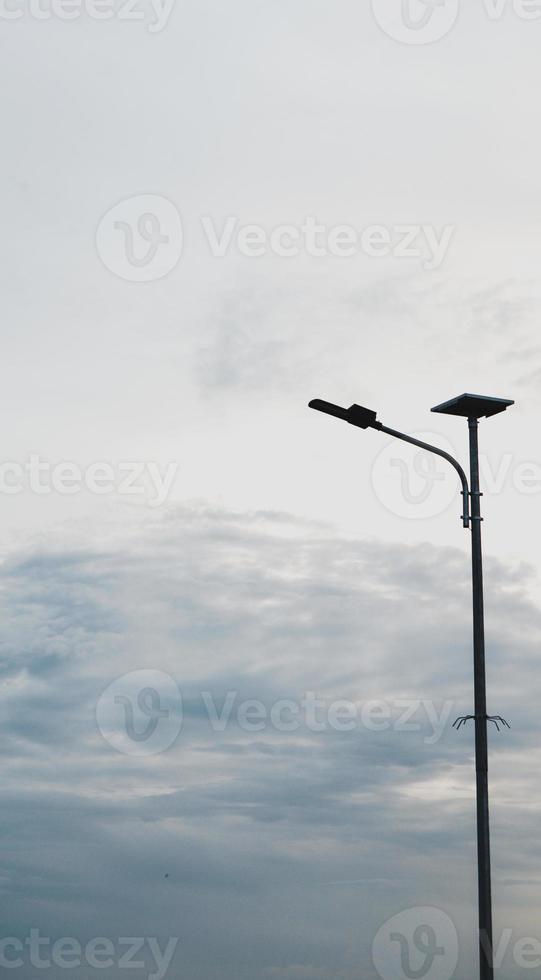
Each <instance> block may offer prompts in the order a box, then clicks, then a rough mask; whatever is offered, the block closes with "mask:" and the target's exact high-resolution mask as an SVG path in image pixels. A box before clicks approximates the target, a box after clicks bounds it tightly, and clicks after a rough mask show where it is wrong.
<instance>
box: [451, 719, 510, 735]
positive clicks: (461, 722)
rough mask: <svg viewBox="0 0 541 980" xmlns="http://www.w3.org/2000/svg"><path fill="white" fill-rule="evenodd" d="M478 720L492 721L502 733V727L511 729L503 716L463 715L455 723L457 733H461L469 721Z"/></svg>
mask: <svg viewBox="0 0 541 980" xmlns="http://www.w3.org/2000/svg"><path fill="white" fill-rule="evenodd" d="M478 718H484V719H485V721H491V722H492V724H493V725H495V726H496V728H497V730H498V731H500V725H501V726H502V727H503V726H505V727H506V728H511V725H510V724H509V722H507V721H506V720H505V718H502V716H501V715H461V716H460V718H457V719H456V721H454V722H453V728H456V730H457V732H458V731H460V729H461V728H462V726H463V725H465V724H466V723H467V722H468V721H477V719H478Z"/></svg>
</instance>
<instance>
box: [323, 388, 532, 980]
mask: <svg viewBox="0 0 541 980" xmlns="http://www.w3.org/2000/svg"><path fill="white" fill-rule="evenodd" d="M510 405H514V402H513V401H509V400H508V399H505V398H487V397H486V396H484V395H469V394H464V395H459V396H458V398H452V399H451V400H450V401H448V402H444V403H443V404H442V405H436V406H435V408H433V409H432V411H433V412H437V413H439V414H442V415H459V416H463V417H464V418H467V419H468V428H469V437H470V482H471V490H470V488H469V487H468V480H467V477H466V474H465V472H464V470H463V469H462V467H461V465H460V463H458V462H457V460H456V459H454V458H453V456H450V455H449V453H445V452H443V450H442V449H438V447H437V446H431V445H429V443H427V442H421V441H420V440H419V439H413V438H412V437H411V436H408V435H405V433H403V432H397V431H396V430H395V429H389V428H387V426H385V425H382V423H381V422H378V420H377V416H376V412H373V411H372V410H371V409H368V408H363V407H362V406H361V405H351V407H350V408H340V407H339V406H338V405H333V404H332V403H331V402H325V401H321V399H318V398H316V399H314V401H311V402H310V408H314V409H315V410H316V411H318V412H323V413H324V414H326V415H332V416H334V417H335V418H339V419H342V420H343V421H344V422H349V424H350V425H355V426H357V427H358V428H361V429H377V430H378V431H379V432H384V433H386V435H390V436H394V437H395V438H396V439H401V440H402V441H403V442H409V443H411V444H412V445H413V446H419V448H421V449H425V450H427V451H428V452H431V453H435V454H436V456H441V457H442V458H443V459H446V460H447V461H448V462H449V463H450V464H451V466H453V467H454V468H455V470H456V472H457V473H458V475H459V477H460V481H461V484H462V491H461V493H462V500H463V507H462V524H463V526H464V527H465V528H469V529H470V530H471V549H472V592H473V672H474V701H475V709H474V711H475V713H474V714H473V715H465V716H464V717H462V718H457V720H456V722H455V723H454V724H455V726H456V728H457V729H460V728H461V727H462V725H465V724H466V722H467V721H470V720H471V721H473V722H474V723H475V769H476V788H477V876H478V895H479V976H480V980H493V977H494V966H493V939H492V898H491V883H490V825H489V809H488V743H487V722H489V721H491V722H493V723H494V724H495V725H496V728H497V729H498V730H499V726H500V724H501V725H506V726H507V727H509V726H508V725H507V722H506V721H504V719H503V718H501V717H500V715H493V716H490V715H488V714H487V696H486V675H485V626H484V611H483V556H482V546H481V522H482V520H483V518H482V517H481V497H482V493H481V490H480V485H479V442H478V429H479V419H480V418H490V417H491V416H493V415H498V414H499V413H500V412H505V410H506V409H507V408H509V406H510ZM470 501H471V504H470Z"/></svg>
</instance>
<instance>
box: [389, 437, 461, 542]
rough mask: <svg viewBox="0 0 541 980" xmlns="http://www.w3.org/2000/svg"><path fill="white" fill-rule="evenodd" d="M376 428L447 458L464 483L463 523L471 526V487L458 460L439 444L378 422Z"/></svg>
mask: <svg viewBox="0 0 541 980" xmlns="http://www.w3.org/2000/svg"><path fill="white" fill-rule="evenodd" d="M374 428H377V429H379V431H380V432H385V433H386V434H387V435H388V436H394V437H395V438H396V439H402V441H403V442H411V444H412V446H419V448H420V449H426V450H428V452H429V453H434V454H435V455H436V456H441V458H442V459H446V460H447V462H448V463H450V464H451V466H453V467H454V468H455V470H456V471H457V473H458V475H459V477H460V482H461V483H462V491H461V493H462V500H463V506H462V524H463V526H464V527H469V526H470V488H469V486H468V479H467V477H466V474H465V472H464V470H463V469H462V467H461V465H460V463H459V462H457V460H456V459H455V458H454V457H453V456H450V455H449V453H446V452H444V451H443V449H438V447H437V446H431V445H430V443H428V442H421V440H420V439H414V438H413V437H412V436H407V435H405V434H404V433H403V432H397V431H396V429H388V428H387V426H386V425H381V424H380V423H378V424H377V425H375V426H374Z"/></svg>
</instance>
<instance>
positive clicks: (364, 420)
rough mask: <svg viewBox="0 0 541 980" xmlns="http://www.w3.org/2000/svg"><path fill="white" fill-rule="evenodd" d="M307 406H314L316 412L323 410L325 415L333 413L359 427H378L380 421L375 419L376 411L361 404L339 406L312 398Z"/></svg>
mask: <svg viewBox="0 0 541 980" xmlns="http://www.w3.org/2000/svg"><path fill="white" fill-rule="evenodd" d="M308 407H309V408H314V409H315V410H316V412H323V413H324V414H325V415H333V416H334V417H335V418H337V419H342V420H343V421H344V422H349V424H350V425H356V426H357V427H358V428H359V429H379V428H381V423H380V422H378V421H377V419H376V412H373V411H372V409H370V408H364V407H363V406H362V405H351V406H350V407H349V408H340V406H339V405H333V404H332V402H325V401H322V400H321V398H314V399H313V400H312V401H311V402H310V403H309V406H308Z"/></svg>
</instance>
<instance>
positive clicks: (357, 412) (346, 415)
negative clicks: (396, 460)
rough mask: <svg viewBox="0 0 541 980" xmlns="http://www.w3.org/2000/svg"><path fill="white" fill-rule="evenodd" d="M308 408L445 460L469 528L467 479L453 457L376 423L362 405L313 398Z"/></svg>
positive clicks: (370, 412)
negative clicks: (455, 481) (456, 481)
mask: <svg viewBox="0 0 541 980" xmlns="http://www.w3.org/2000/svg"><path fill="white" fill-rule="evenodd" d="M309 407H310V408H315V410H316V411H317V412H324V414H325V415H333V416H334V417H335V418H338V419H342V420H343V421H344V422H349V424H350V425H356V426H357V427H358V428H360V429H377V430H378V432H385V434H386V435H388V436H394V438H395V439H401V440H402V442H409V443H411V445H412V446H419V448H420V449H426V450H427V452H429V453H434V455H435V456H441V457H442V459H446V460H447V462H448V463H450V464H451V466H452V467H454V469H455V470H456V472H457V473H458V475H459V477H460V482H461V484H462V491H461V492H462V500H463V506H462V524H463V526H464V527H466V528H468V527H469V526H470V489H469V486H468V479H467V477H466V474H465V472H464V470H463V469H462V467H461V465H460V463H459V462H457V460H456V459H455V458H454V457H453V456H450V455H449V453H446V452H444V450H443V449H438V447H437V446H431V445H430V443H428V442H421V440H420V439H414V438H413V436H407V435H406V434H405V433H404V432H398V431H397V430H396V429H389V428H387V426H386V425H383V424H382V423H381V422H378V420H377V418H376V412H373V411H372V410H371V409H369V408H363V406H362V405H351V406H350V408H340V406H339V405H333V404H332V402H325V401H322V400H321V399H320V398H314V399H313V401H311V402H310V404H309Z"/></svg>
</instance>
